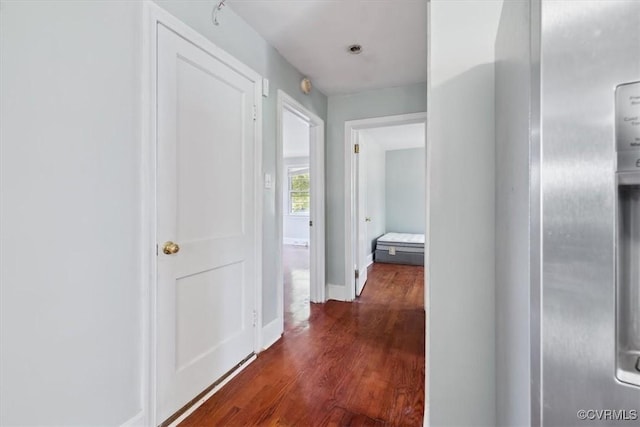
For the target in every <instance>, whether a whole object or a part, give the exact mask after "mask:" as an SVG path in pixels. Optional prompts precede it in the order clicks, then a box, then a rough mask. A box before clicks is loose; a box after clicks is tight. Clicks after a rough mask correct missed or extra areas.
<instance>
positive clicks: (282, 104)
mask: <svg viewBox="0 0 640 427" xmlns="http://www.w3.org/2000/svg"><path fill="white" fill-rule="evenodd" d="M285 110H286V111H289V112H290V113H293V114H295V115H296V116H298V117H300V118H301V119H302V120H304V121H306V122H308V123H309V170H310V179H311V213H310V215H309V219H310V221H313V226H312V227H310V228H311V230H310V232H309V247H310V251H311V253H312V254H313V256H311V259H310V270H311V271H310V282H311V283H310V287H311V289H310V291H311V292H310V299H311V301H312V302H318V303H322V302H325V301H326V281H325V183H324V145H325V140H324V120H323V119H321V118H320V117H319V116H318V115H316V114H314V113H313V112H312V111H310V110H309V109H308V108H307V107H305V106H304V105H302V104H301V103H299V102H298V101H296V100H295V99H294V98H293V97H292V96H290V95H288V94H287V93H286V92H284V91H283V90H280V89H278V94H277V108H276V123H277V130H276V133H277V136H276V218H277V219H278V220H277V225H276V239H278V244H277V248H278V249H277V253H276V260H277V262H278V278H277V298H278V318H277V319H276V322H277V328H278V330H277V334H274V335H272V337H274V338H275V340H277V338H279V337H280V335H282V333H283V331H284V267H283V256H282V252H283V215H284V211H283V202H284V194H283V183H284V179H285V177H284V172H283V168H284V147H283V115H284V111H285ZM267 341H268V340H267Z"/></svg>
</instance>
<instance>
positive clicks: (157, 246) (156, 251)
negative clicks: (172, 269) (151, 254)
mask: <svg viewBox="0 0 640 427" xmlns="http://www.w3.org/2000/svg"><path fill="white" fill-rule="evenodd" d="M156 256H158V245H157V244H156Z"/></svg>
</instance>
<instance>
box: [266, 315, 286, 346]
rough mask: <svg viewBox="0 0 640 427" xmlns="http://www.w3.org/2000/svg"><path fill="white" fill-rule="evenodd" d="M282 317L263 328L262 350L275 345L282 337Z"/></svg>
mask: <svg viewBox="0 0 640 427" xmlns="http://www.w3.org/2000/svg"><path fill="white" fill-rule="evenodd" d="M282 333H283V330H282V319H279V318H278V319H275V320H273V321H271V322H269V323H268V324H267V325H265V326H264V327H263V328H262V346H261V347H262V350H266V349H268V348H269V347H271V346H272V345H274V344H275V343H276V342H277V341H278V340H279V339H280V338H281V337H282Z"/></svg>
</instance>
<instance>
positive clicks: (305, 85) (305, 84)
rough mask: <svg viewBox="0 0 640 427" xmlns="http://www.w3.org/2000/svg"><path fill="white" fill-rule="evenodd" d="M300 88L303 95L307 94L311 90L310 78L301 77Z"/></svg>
mask: <svg viewBox="0 0 640 427" xmlns="http://www.w3.org/2000/svg"><path fill="white" fill-rule="evenodd" d="M300 89H301V90H302V92H303V93H304V94H305V95H309V92H311V80H309V79H308V78H306V77H305V78H304V79H302V81H301V82H300Z"/></svg>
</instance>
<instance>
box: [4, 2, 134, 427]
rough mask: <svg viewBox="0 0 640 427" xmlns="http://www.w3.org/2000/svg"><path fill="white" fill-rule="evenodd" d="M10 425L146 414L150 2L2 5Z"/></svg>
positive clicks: (86, 422)
mask: <svg viewBox="0 0 640 427" xmlns="http://www.w3.org/2000/svg"><path fill="white" fill-rule="evenodd" d="M0 20H1V21H0V92H1V94H2V95H1V97H0V102H1V104H0V105H1V106H0V121H1V122H2V127H1V130H0V143H1V145H0V149H1V152H2V156H1V158H0V159H1V163H0V165H1V170H0V173H1V183H0V194H1V195H2V203H1V208H0V228H1V235H2V238H1V240H0V245H1V250H0V282H1V285H0V293H1V295H0V304H1V308H0V313H1V322H0V324H1V329H0V330H1V343H0V379H1V381H0V395H1V396H2V399H1V400H0V402H1V403H0V405H1V406H0V424H1V425H83V426H92V425H120V424H122V423H124V422H126V421H127V420H129V419H132V418H134V417H135V416H136V415H137V414H140V413H141V411H142V408H143V402H142V398H141V390H142V384H141V379H142V370H141V345H142V342H143V341H142V324H141V320H142V319H141V314H140V313H141V312H140V308H141V277H142V272H141V261H140V254H141V250H142V248H141V227H140V218H141V206H140V202H139V200H140V195H141V182H140V174H141V171H140V161H141V145H140V120H139V119H140V115H139V111H140V101H139V96H140V95H139V89H140V88H139V78H140V77H139V76H140V50H139V46H140V39H139V37H140V28H139V27H140V22H141V21H140V20H141V4H140V3H139V2H112V1H90V2H77V1H40V2H8V1H2V2H1V3H0Z"/></svg>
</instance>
